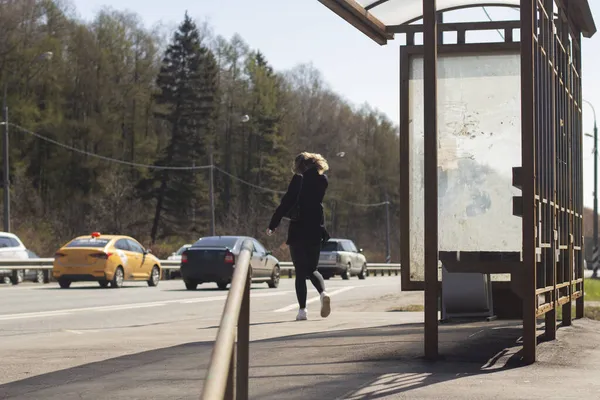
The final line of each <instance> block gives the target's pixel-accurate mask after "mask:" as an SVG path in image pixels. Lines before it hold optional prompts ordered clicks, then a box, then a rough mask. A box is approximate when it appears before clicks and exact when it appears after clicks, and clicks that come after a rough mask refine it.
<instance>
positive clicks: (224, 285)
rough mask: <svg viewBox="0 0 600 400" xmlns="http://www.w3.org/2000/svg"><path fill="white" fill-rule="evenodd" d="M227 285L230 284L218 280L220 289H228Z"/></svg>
mask: <svg viewBox="0 0 600 400" xmlns="http://www.w3.org/2000/svg"><path fill="white" fill-rule="evenodd" d="M227 285H228V283H227V282H217V286H218V287H219V289H221V290H225V289H227Z"/></svg>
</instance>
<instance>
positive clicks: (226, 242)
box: [193, 237, 238, 250]
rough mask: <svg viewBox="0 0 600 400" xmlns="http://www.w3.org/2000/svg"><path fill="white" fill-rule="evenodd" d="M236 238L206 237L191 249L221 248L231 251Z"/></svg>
mask: <svg viewBox="0 0 600 400" xmlns="http://www.w3.org/2000/svg"><path fill="white" fill-rule="evenodd" d="M237 241H238V238H235V237H207V238H202V239H200V240H198V241H197V242H196V243H194V246H193V247H221V248H228V249H230V250H233V248H234V247H235V244H236V243H237Z"/></svg>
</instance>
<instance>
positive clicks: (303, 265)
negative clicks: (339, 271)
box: [267, 152, 331, 321]
mask: <svg viewBox="0 0 600 400" xmlns="http://www.w3.org/2000/svg"><path fill="white" fill-rule="evenodd" d="M328 169H329V165H327V161H326V160H325V159H324V158H323V157H322V156H321V155H320V154H313V153H306V152H304V153H301V154H299V155H298V156H297V157H296V159H295V160H294V168H293V170H294V177H293V178H292V181H291V182H290V184H289V187H288V190H287V192H286V194H285V195H284V196H283V198H282V199H281V204H280V205H279V207H277V210H276V211H275V213H274V214H273V218H272V219H271V223H270V224H269V229H267V234H268V235H269V236H271V235H272V234H273V232H274V231H275V229H277V227H278V226H279V224H280V223H281V220H282V219H283V218H284V217H287V218H288V219H290V226H289V230H288V238H287V244H288V246H289V248H290V255H291V257H292V262H293V263H294V268H295V270H296V297H297V298H298V305H299V310H298V315H297V316H296V320H297V321H303V320H306V319H307V315H306V296H307V288H306V278H308V279H310V281H311V282H312V284H313V286H314V287H315V289H317V291H318V292H319V294H320V296H321V317H323V318H326V317H327V316H328V315H329V314H330V312H331V299H330V298H329V296H328V295H327V293H326V292H325V281H324V280H323V276H321V274H320V273H319V272H318V271H317V266H318V265H319V255H320V253H321V246H322V244H323V243H324V242H326V241H327V240H329V235H328V234H327V231H326V229H325V218H324V215H323V204H322V202H323V198H324V197H325V191H326V190H327V186H328V182H327V176H326V175H325V172H326V171H327V170H328Z"/></svg>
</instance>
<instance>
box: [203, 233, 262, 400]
mask: <svg viewBox="0 0 600 400" xmlns="http://www.w3.org/2000/svg"><path fill="white" fill-rule="evenodd" d="M252 248H253V245H252V242H251V241H250V240H246V241H244V243H243V245H242V250H241V251H240V254H239V256H238V259H237V262H236V263H235V271H234V272H233V279H232V281H231V288H230V289H229V294H228V295H227V300H226V301H225V308H224V309H223V316H222V317H221V324H220V325H219V331H218V333H217V340H216V341H215V347H214V349H213V352H212V356H211V359H210V364H209V366H208V371H207V373H206V379H205V381H204V389H203V390H202V397H201V398H202V399H205V400H222V399H227V400H230V399H242V400H246V399H248V376H249V367H250V365H249V353H248V347H249V342H250V276H249V274H248V271H249V269H250V257H251V255H252ZM236 328H237V346H236V348H235V351H234V344H235V342H236Z"/></svg>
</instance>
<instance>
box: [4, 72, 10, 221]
mask: <svg viewBox="0 0 600 400" xmlns="http://www.w3.org/2000/svg"><path fill="white" fill-rule="evenodd" d="M3 92H4V95H3V100H2V112H3V118H4V135H2V159H3V174H2V175H3V180H2V182H3V184H2V188H3V192H4V232H10V172H9V170H8V169H9V158H8V157H9V151H8V149H9V148H8V80H7V79H4V91H3Z"/></svg>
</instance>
